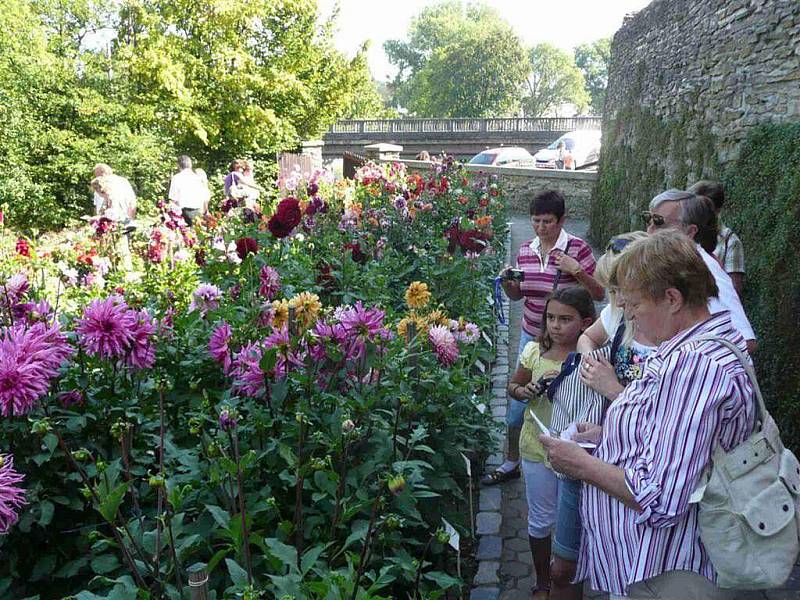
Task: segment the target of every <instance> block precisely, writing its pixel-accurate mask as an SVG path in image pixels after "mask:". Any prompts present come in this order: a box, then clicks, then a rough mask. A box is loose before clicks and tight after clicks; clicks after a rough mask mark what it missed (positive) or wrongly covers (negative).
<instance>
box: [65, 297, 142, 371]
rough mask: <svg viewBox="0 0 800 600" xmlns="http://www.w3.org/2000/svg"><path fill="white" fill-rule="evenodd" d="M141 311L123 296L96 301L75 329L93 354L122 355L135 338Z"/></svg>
mask: <svg viewBox="0 0 800 600" xmlns="http://www.w3.org/2000/svg"><path fill="white" fill-rule="evenodd" d="M137 320H138V319H137V314H136V312H135V311H132V310H129V309H128V305H127V304H125V301H124V300H123V299H122V298H120V297H119V296H110V297H108V298H106V299H105V300H95V301H94V302H92V303H91V304H90V305H89V306H87V307H86V309H85V310H84V311H83V318H82V319H81V320H80V321H79V322H78V326H77V327H76V328H75V331H76V332H77V334H78V343H79V344H80V345H81V347H82V348H83V349H84V350H85V351H86V353H87V354H89V355H90V356H99V357H100V358H122V357H124V356H125V354H126V353H127V351H128V349H129V348H130V347H131V344H132V343H133V341H134V335H135V333H136V330H137Z"/></svg>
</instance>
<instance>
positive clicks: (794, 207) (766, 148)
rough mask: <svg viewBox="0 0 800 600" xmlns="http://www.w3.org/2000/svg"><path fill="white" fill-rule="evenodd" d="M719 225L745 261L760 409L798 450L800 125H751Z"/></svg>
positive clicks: (729, 177)
mask: <svg viewBox="0 0 800 600" xmlns="http://www.w3.org/2000/svg"><path fill="white" fill-rule="evenodd" d="M723 182H724V184H725V197H726V204H725V207H724V208H723V211H722V217H723V219H724V221H725V223H726V224H727V225H728V226H730V227H731V229H733V231H735V232H736V233H737V234H738V235H739V237H740V238H741V239H742V243H743V244H744V248H745V257H746V259H747V274H746V279H745V287H744V305H745V308H746V309H747V315H748V317H749V318H750V321H751V322H752V324H753V327H754V328H755V331H756V335H757V336H758V350H757V351H756V355H755V363H756V370H757V371H758V376H759V382H760V384H761V387H762V389H763V391H764V395H765V398H766V400H767V407H768V408H769V409H770V412H771V413H772V415H773V417H774V418H775V420H776V421H777V423H778V426H779V427H780V429H781V434H782V437H783V441H784V443H786V444H787V445H790V446H791V447H792V449H793V450H794V451H795V452H797V451H800V406H799V405H798V403H797V398H798V397H800V372H798V370H797V369H795V368H793V367H792V366H791V365H796V364H798V363H800V352H798V350H797V340H796V339H795V333H796V331H797V330H798V326H800V321H799V320H798V315H800V276H799V275H798V273H800V252H799V251H798V249H800V124H797V123H795V124H791V125H763V126H760V127H757V128H754V129H753V130H752V131H751V132H750V134H749V135H748V137H747V140H746V142H745V143H744V145H743V146H742V149H741V152H740V154H739V158H738V159H737V160H736V162H735V163H734V164H732V165H731V166H730V168H728V169H726V171H725V174H724V176H723Z"/></svg>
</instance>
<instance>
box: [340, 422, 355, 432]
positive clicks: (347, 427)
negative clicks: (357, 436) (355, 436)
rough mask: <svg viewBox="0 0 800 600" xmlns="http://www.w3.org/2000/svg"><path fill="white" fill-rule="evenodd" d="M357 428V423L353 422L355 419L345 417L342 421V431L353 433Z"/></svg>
mask: <svg viewBox="0 0 800 600" xmlns="http://www.w3.org/2000/svg"><path fill="white" fill-rule="evenodd" d="M355 428H356V424H355V423H353V419H345V420H344V421H342V433H352V432H353V430H354V429H355Z"/></svg>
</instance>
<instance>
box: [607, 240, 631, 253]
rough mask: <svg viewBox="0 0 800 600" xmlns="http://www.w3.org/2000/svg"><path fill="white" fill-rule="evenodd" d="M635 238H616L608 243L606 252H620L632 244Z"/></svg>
mask: <svg viewBox="0 0 800 600" xmlns="http://www.w3.org/2000/svg"><path fill="white" fill-rule="evenodd" d="M632 241H633V240H630V239H627V240H626V239H625V238H614V239H613V240H611V241H610V242H609V243H608V246H606V252H613V253H614V254H619V253H620V252H622V251H623V250H624V249H625V246H627V245H628V244H630V243H631V242H632Z"/></svg>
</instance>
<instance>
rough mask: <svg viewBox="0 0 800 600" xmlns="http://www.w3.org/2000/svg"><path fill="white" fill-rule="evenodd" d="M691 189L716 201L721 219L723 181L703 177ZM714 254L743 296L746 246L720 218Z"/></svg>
mask: <svg viewBox="0 0 800 600" xmlns="http://www.w3.org/2000/svg"><path fill="white" fill-rule="evenodd" d="M689 191H690V192H694V193H695V194H698V195H700V196H705V197H706V198H708V199H709V200H711V202H713V203H714V212H716V213H717V219H720V213H721V212H722V207H723V205H724V204H725V188H724V187H723V186H722V184H721V183H719V182H718V181H709V180H706V179H703V180H701V181H698V182H697V183H695V184H694V185H693V186H692V187H690V188H689ZM714 256H716V257H717V259H718V260H719V262H720V263H722V268H723V269H725V272H726V273H727V274H728V275H730V276H731V281H733V287H735V288H736V293H737V294H739V296H741V295H742V289H744V246H743V245H742V240H740V239H739V236H738V235H736V234H735V233H734V232H733V231H731V228H730V227H728V226H726V225H725V224H724V223H723V222H722V219H720V220H719V235H718V236H717V247H716V249H715V250H714Z"/></svg>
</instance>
